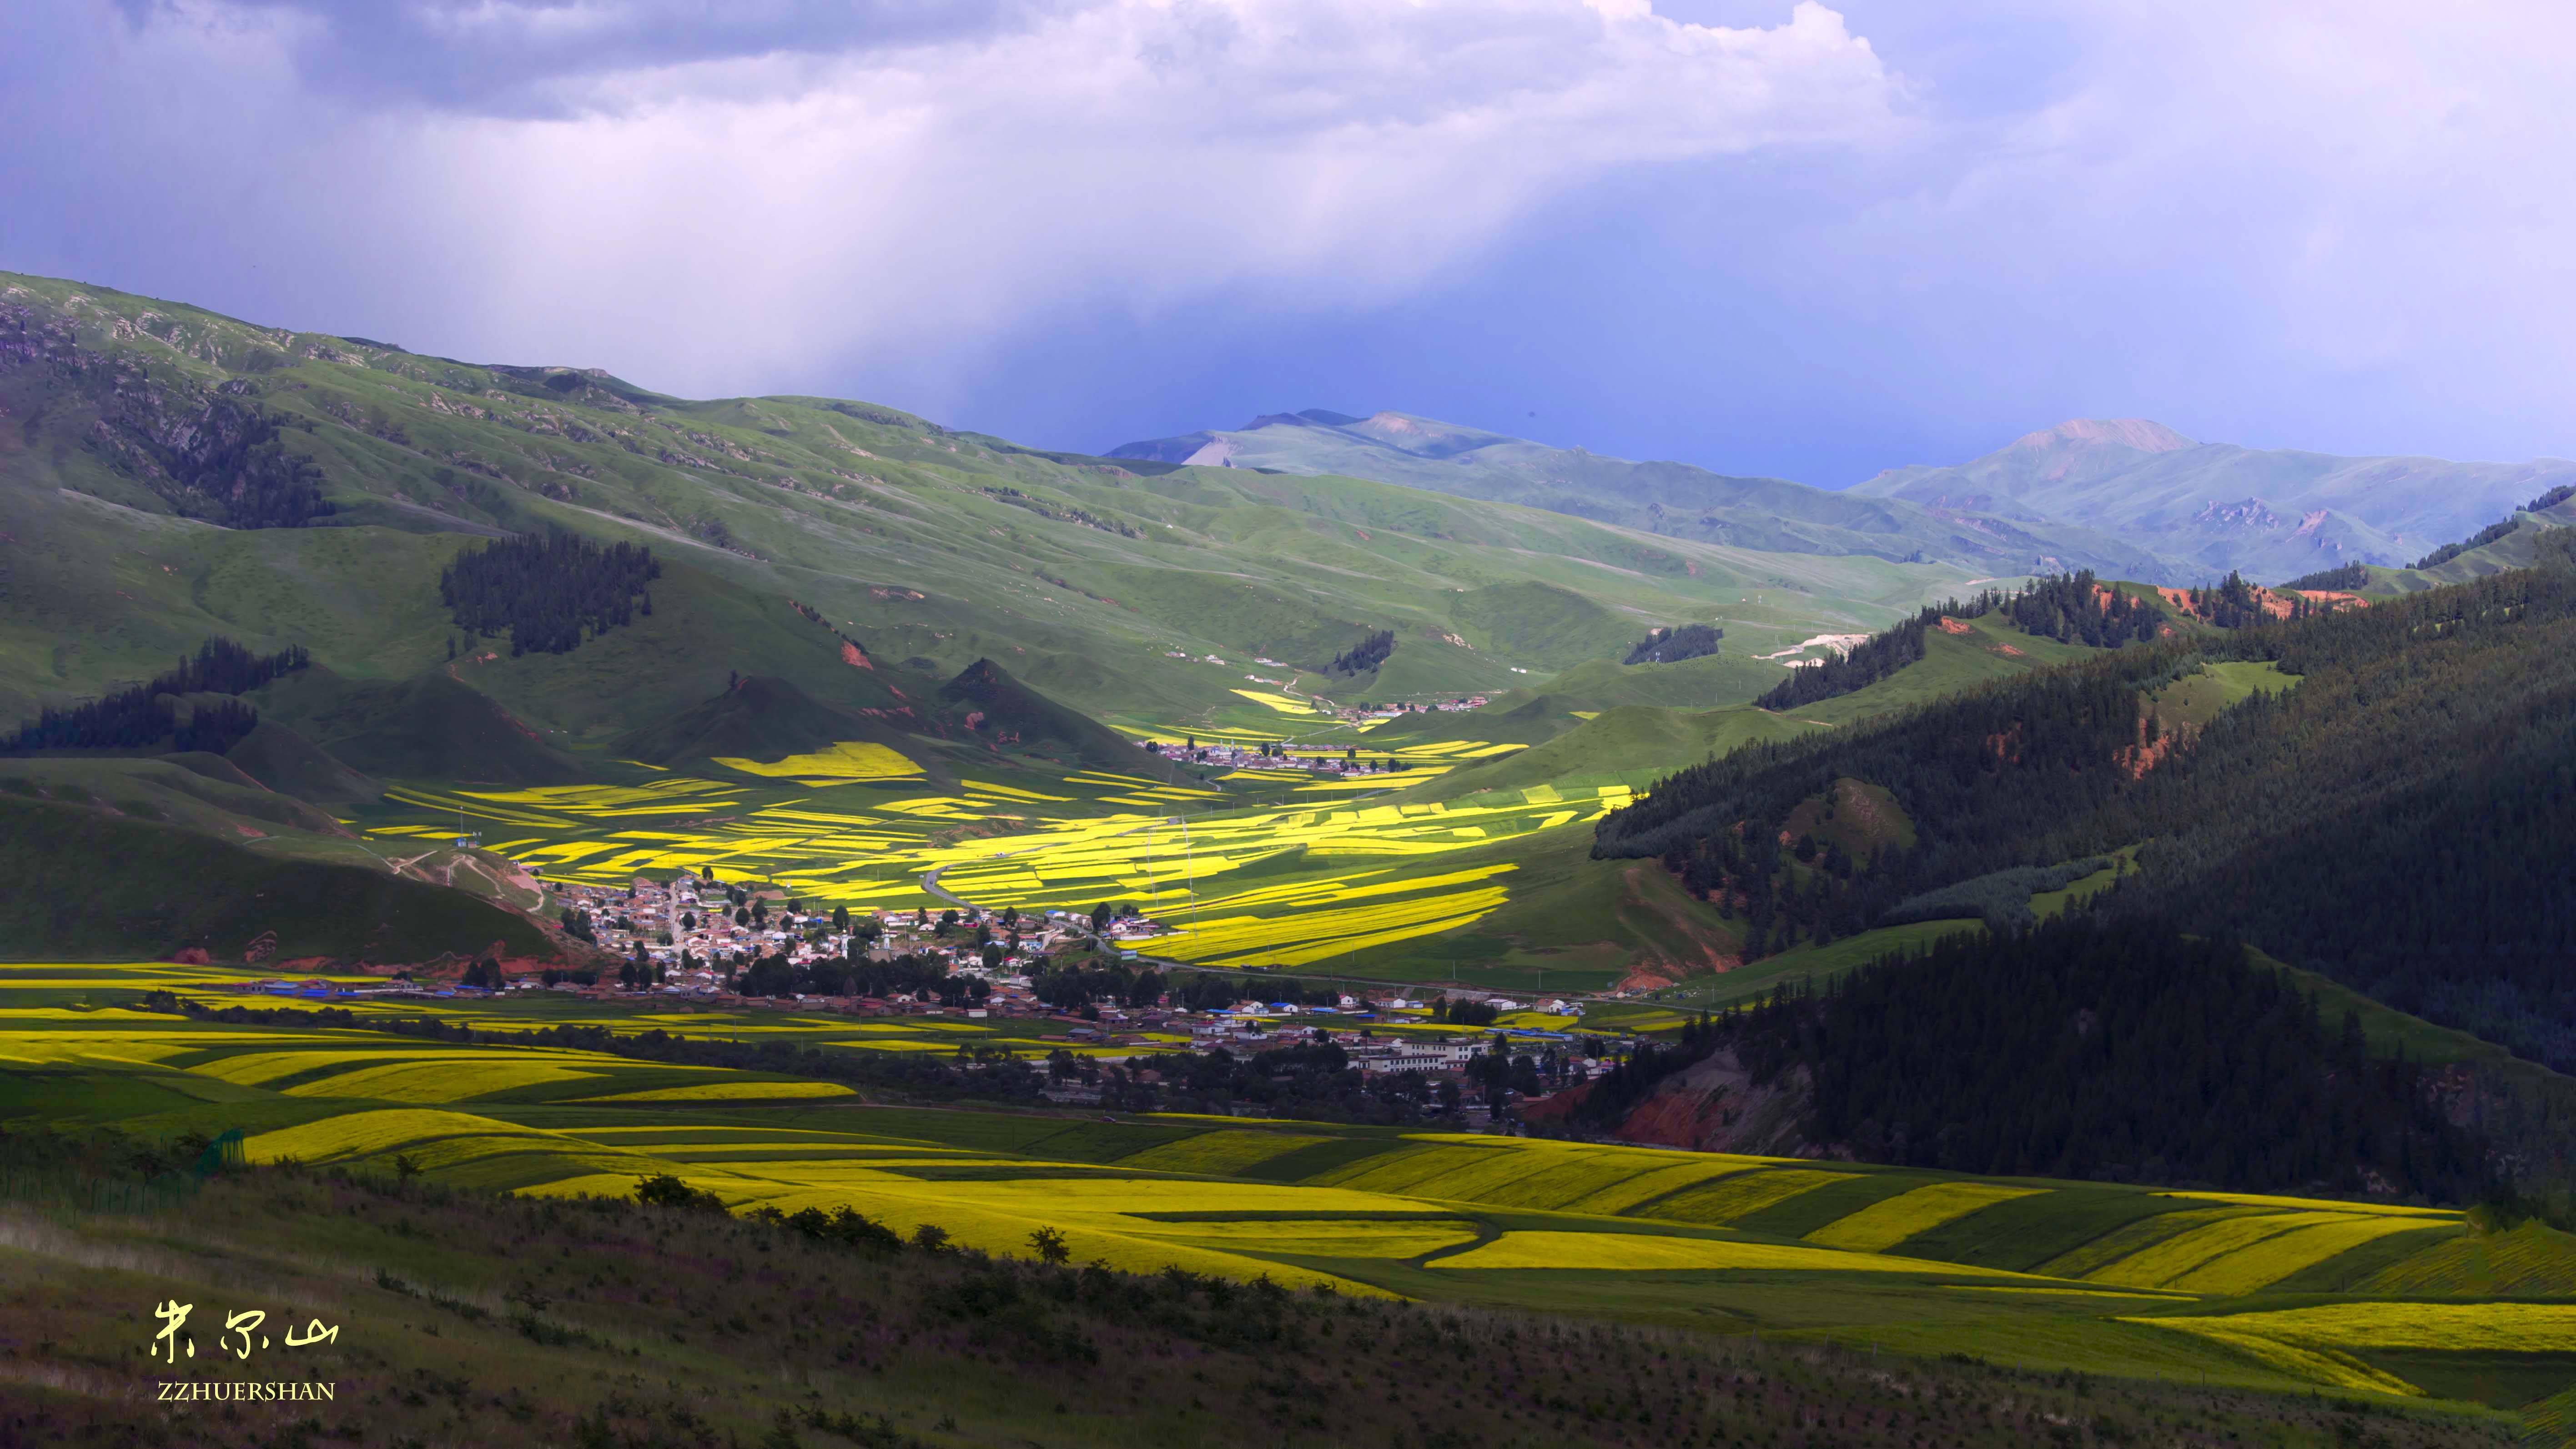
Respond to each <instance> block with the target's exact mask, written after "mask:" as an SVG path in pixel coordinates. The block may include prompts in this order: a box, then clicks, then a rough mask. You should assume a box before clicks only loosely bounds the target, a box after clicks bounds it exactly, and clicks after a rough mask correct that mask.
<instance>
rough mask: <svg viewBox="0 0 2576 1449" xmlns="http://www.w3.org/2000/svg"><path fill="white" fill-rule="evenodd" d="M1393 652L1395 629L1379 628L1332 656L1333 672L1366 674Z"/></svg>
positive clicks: (1382, 662)
mask: <svg viewBox="0 0 2576 1449" xmlns="http://www.w3.org/2000/svg"><path fill="white" fill-rule="evenodd" d="M1394 652H1395V631H1394V630H1392V629H1380V630H1378V631H1377V632H1376V633H1374V634H1371V635H1370V636H1368V637H1367V638H1365V639H1362V640H1361V641H1360V642H1358V643H1357V644H1354V645H1352V646H1351V647H1350V648H1348V649H1345V650H1343V651H1342V652H1341V653H1339V654H1336V655H1334V656H1333V672H1334V673H1335V674H1366V673H1368V672H1369V671H1370V670H1372V669H1375V668H1377V667H1378V666H1379V665H1381V664H1384V663H1385V662H1386V656H1388V655H1390V654H1392V653H1394Z"/></svg>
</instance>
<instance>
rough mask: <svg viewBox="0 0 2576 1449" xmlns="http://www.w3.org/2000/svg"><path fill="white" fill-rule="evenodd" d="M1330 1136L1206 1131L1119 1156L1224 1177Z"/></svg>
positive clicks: (1133, 1163)
mask: <svg viewBox="0 0 2576 1449" xmlns="http://www.w3.org/2000/svg"><path fill="white" fill-rule="evenodd" d="M1332 1140H1333V1139H1331V1138H1329V1137H1300V1136H1297V1135H1295V1134H1293V1133H1288V1132H1203V1133H1200V1134H1199V1135H1198V1136H1196V1137H1184V1138H1182V1139H1181V1140H1180V1141H1178V1142H1166V1143H1163V1144H1162V1145H1160V1146H1157V1147H1148V1148H1146V1149H1145V1150H1144V1151H1142V1152H1137V1153H1131V1154H1129V1155H1128V1156H1125V1157H1122V1158H1120V1159H1118V1165H1119V1166H1121V1167H1142V1168H1149V1169H1151V1170H1153V1171H1156V1172H1203V1173H1207V1174H1209V1175H1211V1176H1216V1177H1225V1176H1230V1175H1232V1174H1234V1173H1237V1172H1241V1171H1242V1170H1243V1169H1245V1168H1247V1167H1251V1166H1254V1165H1255V1164H1258V1163H1263V1162H1268V1161H1269V1160H1270V1159H1272V1158H1274V1157H1278V1156H1281V1155H1283V1154H1285V1153H1290V1152H1294V1151H1296V1150H1297V1149H1299V1148H1301V1147H1312V1146H1314V1145H1315V1144H1316V1143H1318V1142H1329V1141H1332Z"/></svg>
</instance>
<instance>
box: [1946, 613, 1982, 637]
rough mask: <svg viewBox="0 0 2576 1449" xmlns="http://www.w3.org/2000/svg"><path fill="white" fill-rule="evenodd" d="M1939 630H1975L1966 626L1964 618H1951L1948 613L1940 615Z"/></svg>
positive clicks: (1969, 632) (1949, 632) (1952, 632)
mask: <svg viewBox="0 0 2576 1449" xmlns="http://www.w3.org/2000/svg"><path fill="white" fill-rule="evenodd" d="M1941 632H1942V633H1944V634H1974V633H1975V632H1977V631H1976V630H1974V629H1972V628H1970V627H1968V623H1967V621H1966V620H1964V619H1953V618H1951V617H1950V616H1949V615H1947V614H1944V615H1942V616H1941Z"/></svg>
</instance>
